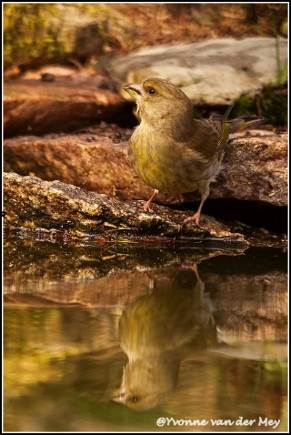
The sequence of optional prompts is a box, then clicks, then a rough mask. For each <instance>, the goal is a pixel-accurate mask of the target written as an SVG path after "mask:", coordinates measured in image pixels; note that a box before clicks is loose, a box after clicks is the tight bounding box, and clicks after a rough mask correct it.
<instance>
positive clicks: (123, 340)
mask: <svg viewBox="0 0 291 435" xmlns="http://www.w3.org/2000/svg"><path fill="white" fill-rule="evenodd" d="M153 281H154V282H153V284H152V286H151V288H152V292H151V293H149V294H146V295H143V296H141V297H139V298H137V299H136V300H135V301H133V302H132V303H131V304H129V305H128V306H127V307H126V308H125V310H124V312H123V313H122V316H121V318H120V320H119V334H118V335H119V343H120V346H121V348H122V350H123V351H124V352H125V354H126V355H127V358H128V362H127V364H126V365H125V367H124V368H123V375H122V381H121V385H120V387H119V388H117V389H115V390H114V392H113V394H112V400H113V401H114V402H116V403H118V404H122V405H125V406H126V407H128V408H130V409H132V410H134V411H145V410H148V409H152V408H155V407H157V406H159V405H160V404H161V403H163V402H164V400H165V399H166V398H167V397H168V396H169V395H170V394H171V393H172V392H173V391H174V390H175V388H176V386H177V382H178V376H179V368H180V364H181V361H182V360H184V359H185V358H187V357H188V356H189V355H190V354H193V353H194V355H196V353H197V351H199V350H201V349H205V348H207V347H208V346H211V345H213V344H215V343H216V335H217V333H216V326H215V320H214V317H213V314H212V307H211V305H210V304H209V302H210V301H208V299H207V295H206V294H205V284H204V282H203V281H202V279H201V277H200V275H199V274H198V270H197V265H196V266H195V267H194V266H193V265H190V266H185V267H179V268H176V267H174V268H173V267H172V268H169V269H168V270H167V275H166V276H165V275H164V273H162V272H160V273H157V274H156V276H155V278H154V280H153Z"/></svg>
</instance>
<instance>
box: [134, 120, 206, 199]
mask: <svg viewBox="0 0 291 435" xmlns="http://www.w3.org/2000/svg"><path fill="white" fill-rule="evenodd" d="M129 158H130V160H131V162H132V164H133V167H134V169H135V171H136V173H137V174H138V175H139V176H140V177H141V178H142V179H143V181H144V182H145V183H146V184H148V185H150V186H151V187H153V188H154V189H158V190H159V191H161V192H168V193H185V192H193V191H195V190H196V188H197V184H198V182H199V179H200V178H201V170H202V165H201V162H199V159H198V157H197V155H196V154H195V151H194V150H191V149H190V148H189V147H187V146H186V145H185V144H183V143H177V142H175V141H173V140H171V139H170V138H167V137H165V136H163V135H160V134H159V133H158V132H153V131H151V132H149V131H146V130H145V129H143V128H141V126H139V127H138V128H137V129H136V130H135V132H134V133H133V135H132V137H131V139H130V142H129Z"/></svg>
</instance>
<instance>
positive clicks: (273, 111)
mask: <svg viewBox="0 0 291 435" xmlns="http://www.w3.org/2000/svg"><path fill="white" fill-rule="evenodd" d="M246 114H250V115H256V116H258V117H263V118H264V119H265V121H266V122H267V123H270V124H273V125H275V126H286V125H287V85H286V84H284V85H279V86H277V85H274V86H266V87H265V88H264V89H263V90H262V92H261V93H260V94H258V95H256V96H255V97H250V96H247V95H243V96H241V97H240V98H239V99H238V100H237V101H236V102H235V103H234V107H233V110H232V113H231V116H232V117H237V116H243V115H246Z"/></svg>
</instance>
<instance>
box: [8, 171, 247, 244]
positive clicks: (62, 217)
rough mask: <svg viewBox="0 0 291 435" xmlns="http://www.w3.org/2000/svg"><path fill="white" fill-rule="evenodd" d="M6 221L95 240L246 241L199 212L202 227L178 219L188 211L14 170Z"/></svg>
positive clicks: (14, 224) (9, 189)
mask: <svg viewBox="0 0 291 435" xmlns="http://www.w3.org/2000/svg"><path fill="white" fill-rule="evenodd" d="M4 190H5V226H6V228H7V229H9V228H20V227H24V228H30V229H35V230H36V229H41V228H42V229H47V230H50V231H52V232H57V231H59V232H61V233H62V234H63V235H64V234H65V235H66V237H67V238H69V239H70V238H73V239H74V238H75V239H80V238H81V239H82V238H83V239H86V238H87V239H91V240H93V241H94V240H95V241H99V242H106V241H122V242H129V243H130V242H132V241H134V240H139V242H141V243H142V241H144V242H150V243H158V242H159V241H160V243H162V244H163V243H173V242H177V243H179V241H181V242H182V243H185V242H186V241H188V242H190V243H195V242H198V243H201V241H204V242H205V243H206V244H207V242H210V243H212V242H213V243H214V244H215V243H216V244H217V245H218V246H219V243H224V242H227V244H230V243H231V242H233V243H234V244H235V245H236V244H237V245H238V246H240V247H243V246H247V245H248V242H247V241H246V240H245V239H244V237H243V236H242V235H241V234H238V233H233V232H232V231H231V229H230V228H228V227H227V226H225V225H223V224H221V223H219V222H217V221H216V220H215V219H214V218H210V217H206V216H205V215H204V216H203V218H202V222H201V223H202V225H201V227H197V226H195V225H192V224H189V225H185V226H183V225H182V222H183V220H184V219H185V218H186V217H188V216H190V215H191V213H190V212H181V211H175V210H171V209H169V208H167V207H163V206H155V212H154V213H153V214H148V213H145V212H144V211H143V208H142V204H141V203H140V202H138V201H134V202H133V201H132V202H126V203H125V202H120V201H119V200H117V199H113V198H109V197H108V196H106V195H101V194H98V193H94V192H87V191H85V190H82V189H80V188H79V187H75V186H72V185H70V184H64V183H62V182H60V181H52V182H49V181H42V180H40V179H39V178H36V177H30V176H28V177H22V176H20V175H18V174H15V173H6V174H5V176H4Z"/></svg>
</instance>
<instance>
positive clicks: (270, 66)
mask: <svg viewBox="0 0 291 435" xmlns="http://www.w3.org/2000/svg"><path fill="white" fill-rule="evenodd" d="M277 56H279V58H280V65H281V66H282V65H283V66H284V67H285V65H287V39H283V38H280V39H279V40H278V48H277V42H276V39H275V38H265V37H248V38H243V39H239V40H236V39H234V38H220V39H215V40H207V41H202V42H196V43H192V44H176V45H160V46H155V47H148V48H144V49H141V50H138V51H135V52H133V53H131V54H129V55H125V56H120V57H119V58H117V59H114V60H113V61H112V63H111V72H112V74H113V75H114V76H115V77H116V78H117V79H118V80H120V82H121V83H122V84H125V83H133V82H140V81H142V80H143V79H145V78H147V77H150V76H152V77H153V76H156V77H163V78H166V79H168V80H170V81H171V82H172V83H174V84H175V85H177V86H180V87H182V89H183V91H184V92H185V93H186V94H187V95H188V96H189V97H190V98H191V99H192V101H193V102H194V103H195V104H200V105H228V104H230V103H232V102H233V101H234V100H236V99H237V98H238V97H240V96H241V95H242V94H250V93H256V92H257V91H258V90H260V89H261V88H262V87H263V86H265V85H269V84H271V83H277V80H278V61H277ZM281 69H282V68H281Z"/></svg>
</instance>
